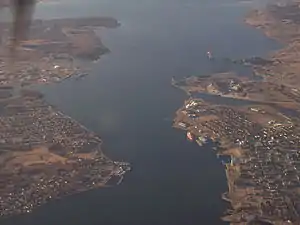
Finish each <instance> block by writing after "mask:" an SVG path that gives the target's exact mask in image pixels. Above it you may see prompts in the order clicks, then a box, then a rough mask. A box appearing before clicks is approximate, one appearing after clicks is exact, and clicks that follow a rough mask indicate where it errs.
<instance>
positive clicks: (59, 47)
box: [0, 17, 119, 85]
mask: <svg viewBox="0 0 300 225" xmlns="http://www.w3.org/2000/svg"><path fill="white" fill-rule="evenodd" d="M117 26H119V23H118V21H116V20H115V19H113V18H108V17H99V18H96V17H91V18H79V19H78V18H77V19H71V18H70V19H53V20H35V21H33V22H32V25H31V28H30V32H29V37H28V39H27V40H26V41H23V42H22V43H21V44H20V46H19V47H18V48H17V52H16V54H14V57H13V61H12V59H11V58H12V55H11V54H10V47H9V46H10V31H9V30H10V24H8V23H0V38H1V43H0V84H2V85H12V84H13V85H14V84H22V85H24V84H32V83H50V82H58V81H61V80H62V79H65V78H68V77H70V76H72V75H80V74H81V73H82V72H83V71H84V69H85V68H81V65H80V63H79V62H80V61H82V60H85V61H86V60H88V61H92V60H97V59H99V57H100V56H101V55H102V54H104V53H106V52H108V51H109V50H108V49H107V48H106V47H105V46H104V45H103V44H102V42H101V39H100V37H99V36H98V35H97V33H96V30H97V28H99V27H108V28H114V27H117Z"/></svg>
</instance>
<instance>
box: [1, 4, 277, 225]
mask: <svg viewBox="0 0 300 225" xmlns="http://www.w3.org/2000/svg"><path fill="white" fill-rule="evenodd" d="M259 4H261V3H259V2H258V1H253V2H250V3H247V4H246V3H240V2H238V1H234V0H225V2H224V1H216V0H213V1H211V0H210V1H208V0H202V1H196V0H187V1H184V2H183V1H180V0H174V1H171V0H166V1H159V0H152V1H150V0H139V1H138V0H122V1H121V0H111V1H106V0H105V1H100V0H98V1H97V0H86V1H84V3H81V1H79V0H76V1H70V0H65V1H63V2H62V3H57V4H46V3H45V4H43V5H41V6H39V8H38V9H37V14H36V17H43V18H53V17H73V16H112V17H114V18H116V19H118V20H120V22H121V26H120V27H119V28H117V29H100V30H99V34H100V36H101V38H102V41H103V43H104V44H105V45H106V46H107V47H108V48H109V49H110V51H111V53H109V54H107V55H104V56H103V57H102V58H101V59H100V61H99V62H97V63H94V64H92V65H91V67H92V71H91V74H90V75H89V76H86V77H84V78H83V79H82V80H75V79H68V80H65V81H63V82H62V83H60V84H52V85H47V86H45V87H41V88H40V89H41V90H42V92H43V93H45V97H46V99H47V100H48V101H49V102H50V103H51V104H53V105H55V106H57V107H58V108H59V109H60V110H62V111H63V112H65V113H66V114H68V115H70V116H72V117H74V118H75V119H76V120H78V121H80V122H81V123H83V124H84V125H85V126H86V127H88V128H89V129H91V130H93V131H94V132H96V133H98V134H99V135H100V136H101V138H102V139H103V141H104V144H103V150H104V152H105V154H106V155H108V156H109V157H111V158H112V159H113V160H124V161H128V162H130V163H132V167H133V170H132V172H130V173H128V174H127V175H126V176H125V179H124V181H123V182H122V183H121V184H120V185H119V186H115V187H112V188H102V189H98V190H92V191H89V192H85V193H81V194H78V195H75V196H70V197H66V198H64V199H61V200H57V201H53V202H51V203H49V204H47V205H44V206H42V207H40V208H38V209H37V210H36V211H34V212H33V213H31V214H28V215H23V216H16V217H13V218H10V219H6V220H3V221H0V224H1V225H38V224H43V225H57V224H59V225H60V224H64V225H99V224H109V225H141V224H143V225H148V224H149V225H153V224H157V225H165V224H170V225H177V224H178V225H181V224H191V225H194V224H213V225H218V224H224V222H222V221H221V220H220V217H221V216H222V214H223V212H224V211H225V209H226V204H225V203H224V202H223V201H222V200H221V194H222V193H223V192H225V191H226V190H227V184H226V177H225V172H224V167H223V165H222V164H221V162H220V160H219V159H218V158H217V156H216V154H215V152H214V151H212V149H211V147H212V146H210V145H205V146H203V147H199V146H198V145H197V144H195V143H190V142H188V141H186V138H185V134H184V132H182V131H180V130H176V129H174V128H172V121H170V120H166V118H173V116H174V113H175V111H176V110H177V109H178V108H179V107H181V106H182V104H183V101H184V99H186V98H187V96H186V95H185V93H184V92H182V91H180V90H179V89H176V88H174V87H172V86H171V78H172V77H173V76H176V77H184V76H188V75H193V74H198V75H201V74H203V75H207V74H210V73H215V72H220V71H219V70H222V71H223V70H227V69H228V68H227V67H226V65H225V66H223V65H222V68H221V69H220V68H219V67H218V68H216V66H215V65H213V64H212V63H211V62H210V61H209V60H208V59H207V56H206V52H207V51H211V52H212V53H213V54H214V55H215V56H216V57H218V58H234V59H238V58H245V57H251V56H254V55H255V56H266V55H267V54H268V53H269V51H270V50H274V49H276V48H278V47H279V46H278V45H277V44H276V43H275V42H274V41H271V40H269V39H267V38H266V37H264V36H263V34H262V33H260V32H259V31H257V30H255V29H254V28H251V27H249V26H247V25H245V24H243V17H244V15H245V13H246V12H247V11H248V10H251V8H253V7H254V6H255V7H256V6H258V5H259ZM58 5H60V8H57V6H58ZM55 7H56V8H55ZM230 68H231V67H230Z"/></svg>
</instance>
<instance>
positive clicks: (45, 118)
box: [0, 17, 130, 217]
mask: <svg viewBox="0 0 300 225" xmlns="http://www.w3.org/2000/svg"><path fill="white" fill-rule="evenodd" d="M9 26H10V24H9V23H4V22H2V23H1V24H0V36H1V45H0V130H1V131H0V168H1V169H0V216H1V217H6V216H12V215H16V214H22V213H29V212H31V211H32V210H33V209H35V208H36V207H37V206H40V205H42V204H44V203H46V202H48V201H50V200H52V199H57V198H61V197H63V196H66V195H71V194H75V193H79V192H82V191H86V190H90V189H94V188H99V187H104V186H110V185H114V184H119V183H120V182H121V181H122V180H123V176H124V174H125V173H126V172H127V171H129V170H130V165H129V163H127V162H116V161H113V160H111V159H109V158H108V157H106V156H105V155H104V154H103V152H102V149H101V144H102V140H101V138H100V137H99V135H97V134H95V133H94V132H92V131H90V130H88V129H87V128H86V127H84V126H83V125H81V124H80V123H79V122H77V121H75V120H74V119H72V118H70V117H69V116H67V115H65V114H64V113H63V112H61V111H59V110H58V109H57V108H56V107H55V106H52V105H50V104H49V103H47V102H46V101H45V100H44V98H43V95H42V94H41V93H39V92H37V91H35V90H33V89H32V88H31V86H30V85H33V84H34V85H36V84H44V83H53V82H59V81H62V80H64V79H66V78H68V77H70V76H73V75H77V76H76V77H81V76H83V75H85V74H86V72H83V71H85V70H86V68H83V67H82V66H81V63H80V62H81V61H83V60H84V61H93V60H97V59H99V57H100V56H101V55H102V54H104V53H106V52H108V51H109V50H108V49H107V48H106V47H105V46H104V45H103V44H102V42H101V40H100V38H99V36H98V34H97V28H98V27H107V28H114V27H117V26H119V23H118V21H116V20H115V19H113V18H108V17H99V18H96V17H91V18H76V19H53V20H34V21H33V22H32V26H31V28H30V36H29V37H28V40H26V41H22V42H21V43H20V45H19V46H18V48H17V49H16V52H15V54H14V55H11V52H10V33H9ZM111 180H116V182H108V181H111Z"/></svg>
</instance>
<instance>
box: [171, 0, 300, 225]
mask: <svg viewBox="0 0 300 225" xmlns="http://www.w3.org/2000/svg"><path fill="white" fill-rule="evenodd" d="M246 23H247V24H250V25H252V26H255V27H257V28H258V29H261V30H262V31H263V32H264V33H265V34H266V35H268V36H269V37H271V38H275V39H276V40H278V41H281V42H282V43H284V44H285V47H284V48H283V49H281V50H279V51H277V52H274V53H272V54H271V55H270V57H269V58H268V59H263V60H262V59H261V58H258V57H256V58H252V59H251V60H249V59H243V60H231V62H232V61H233V62H235V63H242V64H247V66H251V67H252V68H253V71H254V74H255V78H259V79H254V78H253V77H250V76H239V75H237V74H235V73H234V72H228V73H220V74H213V75H208V76H204V77H197V76H189V77H186V78H184V79H182V80H176V79H174V78H173V79H172V85H173V86H175V87H177V88H180V89H181V90H183V91H185V92H186V93H187V94H188V96H189V99H187V100H186V101H185V103H184V105H183V106H182V107H181V108H180V109H178V111H177V112H176V116H175V119H174V124H173V125H174V127H175V128H178V129H181V130H184V131H185V132H186V133H187V138H188V139H189V140H190V141H195V142H197V144H199V145H200V146H203V145H205V144H206V143H207V142H214V143H215V144H216V145H217V147H216V154H217V155H219V156H220V157H226V158H227V159H228V158H229V160H227V161H226V162H225V163H224V164H225V169H226V176H227V182H228V192H226V193H224V194H223V195H222V198H223V199H224V200H225V201H228V202H229V203H230V205H231V207H229V208H228V209H227V211H226V212H225V215H224V216H223V218H222V219H223V220H224V221H227V222H229V223H230V224H271V225H272V224H274V225H284V224H286V225H287V224H295V225H297V224H300V189H299V187H300V186H299V185H300V151H299V147H300V117H299V115H300V113H299V112H300V105H299V103H300V89H299V87H300V76H299V68H300V67H299V66H300V61H299V57H298V55H299V53H298V51H299V49H300V41H299V40H300V39H299V38H300V33H299V28H300V27H299V25H300V8H299V3H298V2H289V3H284V4H283V3H281V4H276V5H268V6H267V8H266V9H265V10H264V11H258V10H256V11H253V12H251V13H250V14H249V15H248V17H247V18H246ZM205 96H206V97H207V96H209V97H215V98H217V99H218V101H213V100H212V101H211V100H210V98H205ZM229 101H231V102H232V101H239V103H237V104H229V103H228V102H229ZM240 103H242V104H240Z"/></svg>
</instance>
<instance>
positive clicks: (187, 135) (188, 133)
mask: <svg viewBox="0 0 300 225" xmlns="http://www.w3.org/2000/svg"><path fill="white" fill-rule="evenodd" d="M186 137H187V139H188V140H189V141H193V135H192V133H191V132H187V133H186Z"/></svg>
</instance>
